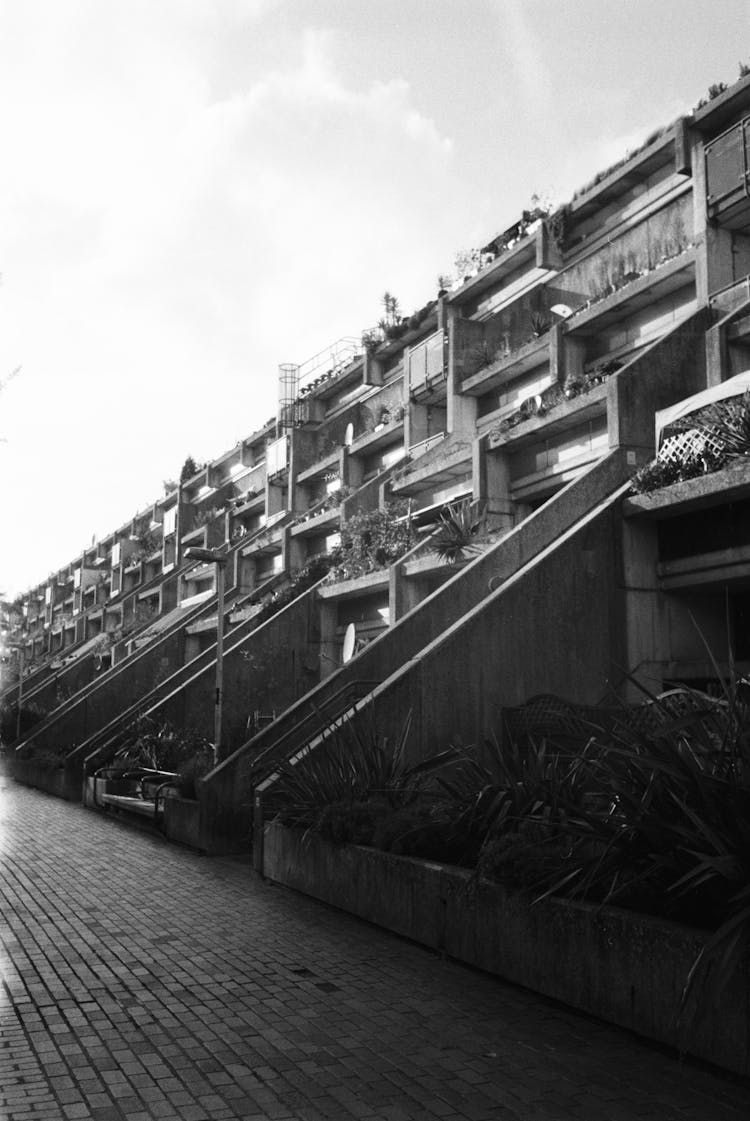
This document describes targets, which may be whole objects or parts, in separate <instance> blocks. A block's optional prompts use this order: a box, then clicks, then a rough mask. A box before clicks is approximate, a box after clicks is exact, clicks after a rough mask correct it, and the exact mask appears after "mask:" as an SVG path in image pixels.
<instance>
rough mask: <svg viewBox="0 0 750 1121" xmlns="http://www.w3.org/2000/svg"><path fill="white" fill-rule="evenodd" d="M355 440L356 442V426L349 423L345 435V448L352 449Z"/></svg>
mask: <svg viewBox="0 0 750 1121" xmlns="http://www.w3.org/2000/svg"><path fill="white" fill-rule="evenodd" d="M353 440H354V425H353V424H351V423H349V424H347V426H346V431H345V433H344V446H345V447H347V448H350V447H351V446H352V442H353Z"/></svg>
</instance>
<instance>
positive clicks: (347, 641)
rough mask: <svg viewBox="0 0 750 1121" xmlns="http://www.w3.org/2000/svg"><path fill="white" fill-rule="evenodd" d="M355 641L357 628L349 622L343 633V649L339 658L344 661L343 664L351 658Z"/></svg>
mask: <svg viewBox="0 0 750 1121" xmlns="http://www.w3.org/2000/svg"><path fill="white" fill-rule="evenodd" d="M356 643H357V628H356V627H355V626H354V623H350V624H349V626H348V627H347V628H346V634H345V635H344V650H343V653H342V656H341V660H342V662H343V663H344V665H346V663H347V662H350V661H351V660H352V656H353V654H354V647H355V645H356Z"/></svg>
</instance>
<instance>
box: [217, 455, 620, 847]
mask: <svg viewBox="0 0 750 1121" xmlns="http://www.w3.org/2000/svg"><path fill="white" fill-rule="evenodd" d="M632 470H633V469H632V467H628V465H627V461H626V451H625V450H624V449H621V450H618V451H616V452H613V453H612V454H611V455H609V456H607V457H606V458H605V459H604V460H602V461H600V462H599V463H597V464H595V465H594V466H593V467H592V468H590V469H589V470H588V471H587V472H585V473H584V474H583V475H581V476H580V477H579V478H578V479H576V480H575V482H573V483H571V484H570V485H569V486H567V487H566V488H565V489H564V490H563V491H561V492H560V493H559V494H558V495H556V497H555V498H554V499H553V500H552V501H551V502H549V503H547V504H546V506H543V507H542V508H541V509H540V510H538V511H537V512H536V513H535V514H533V515H532V516H531V517H529V518H527V519H526V521H524V522H523V523H522V524H521V525H520V526H518V527H517V528H516V529H515V530H514V531H513V532H512V533H510V534H509V535H508V536H507V537H506V538H505V539H504V540H502V541H501V542H500V543H499V544H498V545H496V546H494V547H493V548H492V549H490V550H489V551H488V552H487V553H486V554H484V555H483V556H482V557H479V558H477V559H476V560H475V561H473V562H472V563H471V564H469V565H467V566H466V568H464V569H462V570H461V572H459V573H458V574H457V575H456V576H455V577H453V578H452V579H450V580H448V582H447V583H445V584H444V585H443V586H442V587H441V588H439V589H438V590H437V591H436V592H434V593H433V594H432V595H431V596H430V597H428V599H426V600H425V601H424V602H423V603H421V604H420V605H419V606H418V607H416V608H415V609H414V610H413V611H410V612H409V613H408V614H406V615H404V616H403V617H402V618H401V619H399V620H398V622H397V623H396V624H395V625H394V626H392V627H390V628H389V629H388V630H387V631H385V632H384V633H383V634H382V635H381V636H380V637H379V638H378V639H377V640H376V641H375V642H372V643H371V644H370V645H369V646H367V647H365V649H364V650H362V651H361V652H360V653H359V654H358V655H357V656H356V657H354V658H353V659H352V660H351V662H349V663H348V664H347V665H346V666H344V667H342V669H340V670H339V671H338V672H337V673H335V674H333V675H331V677H329V678H327V679H326V681H324V682H322V683H321V685H320V686H318V687H317V688H316V689H315V690H313V691H311V692H310V694H309V695H308V696H306V697H305V698H303V699H302V700H301V701H300V702H299V703H298V704H297V705H294V706H292V707H291V708H290V709H289V711H288V712H286V713H285V714H284V716H283V718H282V719H281V720H280V721H278V722H277V723H276V724H275V725H273V726H272V727H271V728H269V729H267V730H266V731H265V732H264V733H261V735H259V736H257V737H255V738H254V739H253V740H252V741H248V743H247V744H245V745H243V747H242V748H241V749H240V750H239V751H238V752H237V753H235V755H234V756H232V757H231V758H230V759H228V760H226V762H225V763H224V764H223V765H222V766H221V767H220V768H219V769H218V770H216V771H214V772H213V773H212V774H211V776H210V777H209V779H208V781H207V782H206V783H205V784H204V785H203V787H202V790H201V801H202V802H203V800H204V799H205V800H206V802H207V803H208V802H210V805H211V810H210V818H211V819H215V820H216V821H217V822H221V821H222V820H223V821H226V820H227V817H226V814H228V813H229V811H230V808H231V807H232V805H233V803H236V802H239V803H242V805H243V807H244V809H243V810H242V814H243V815H245V814H247V813H249V812H250V811H249V806H251V804H252V790H251V788H250V787H249V785H248V783H249V779H248V772H249V769H250V767H251V765H252V764H253V763H254V761H255V760H257V759H259V758H261V757H262V755H263V753H264V752H265V753H266V755H267V757H268V758H273V750H274V743H275V742H277V741H279V740H281V738H282V737H288V736H289V735H290V734H291V735H292V737H293V735H294V730H295V728H296V727H297V725H299V723H300V721H301V720H302V719H303V718H304V717H305V716H307V715H308V714H309V713H311V712H312V711H313V709H314V708H315V707H318V708H322V707H324V706H325V704H326V701H327V699H328V698H329V697H331V696H332V695H333V694H334V693H335V692H337V691H338V690H341V689H343V688H344V687H345V686H347V685H349V684H352V683H354V682H357V681H384V680H386V679H387V678H389V677H390V676H391V675H393V674H396V673H397V672H398V671H399V669H400V668H401V667H403V666H404V665H405V664H406V663H408V662H409V659H412V658H415V656H417V655H419V653H420V651H422V650H423V649H425V648H426V647H427V646H428V645H429V644H430V643H432V642H434V641H435V640H436V639H438V638H439V637H440V636H441V635H443V634H444V633H446V632H447V631H448V629H449V628H450V627H451V626H452V625H453V624H455V622H456V620H460V619H461V618H462V617H463V616H465V615H466V614H467V613H469V612H471V611H472V610H473V609H474V608H475V607H476V605H477V604H478V603H481V602H482V601H483V600H485V599H486V598H487V597H488V596H490V595H491V594H492V589H495V588H497V587H499V586H500V585H502V583H503V582H504V581H505V580H507V579H508V578H509V577H511V576H512V575H513V573H515V572H516V571H518V569H519V568H520V567H521V566H522V565H524V564H526V563H528V561H529V560H531V559H532V558H533V557H534V556H535V555H537V554H538V553H540V552H541V551H543V550H544V549H546V548H548V547H549V546H550V544H552V543H554V542H556V541H557V540H558V539H559V538H560V537H561V536H562V535H563V534H564V533H565V531H566V530H568V529H569V528H570V526H572V525H574V524H575V523H576V522H577V521H578V520H579V519H581V518H582V517H583V516H584V514H585V513H586V512H587V511H588V510H590V509H591V508H592V506H594V505H596V503H597V502H601V500H602V498H604V497H605V496H606V495H609V494H611V493H612V492H613V491H614V490H616V488H617V487H618V486H621V485H622V484H623V482H624V480H625V479H626V478H627V476H628V474H629V473H632ZM612 555H613V554H612V549H609V550H608V552H607V557H609V558H610V561H608V562H607V563H610V562H611V563H614V561H613V560H612ZM581 559H582V558H581V555H579V553H578V552H577V551H575V550H574V563H573V565H572V568H573V569H574V570H577V569H578V568H579V567H580V561H581ZM568 565H569V567H570V562H569V561H568ZM555 567H556V566H555V562H553V563H552V564H551V566H550V567H549V568H547V569H545V573H548V574H549V573H553V572H554V571H555ZM583 576H585V573H583ZM544 578H545V580H546V579H550V578H551V577H549V576H548V575H545V577H544ZM586 588H587V585H586V581H585V579H584V592H583V594H582V597H581V598H582V602H583V604H584V606H585V605H588V606H589V608H591V606H592V603H591V600H590V597H589V595H588V594H587V591H586ZM548 600H549V603H550V604H551V605H552V606H554V602H555V592H554V590H552V591H551V592H550V594H549V596H548ZM564 606H565V601H564V599H560V596H559V593H558V602H557V610H558V612H559V611H560V610H562V609H563V608H564ZM525 610H526V608H525V606H524V605H523V604H521V605H520V606H519V607H518V609H517V624H518V630H519V632H520V633H521V634H522V635H523V636H524V637H523V644H522V646H521V647H520V648H519V651H518V653H519V654H520V653H521V652H522V651H523V652H524V653H528V651H529V649H530V645H529V634H528V633H527V632H526V629H525V623H524V618H525ZM543 615H544V612H541V613H540V617H543ZM548 621H550V622H551V620H548ZM594 622H595V620H594ZM495 625H496V624H495V622H492V623H491V624H490V628H492V627H494V626H495ZM502 625H503V626H504V625H505V623H503V624H502ZM576 626H578V624H575V625H574V631H575V630H576ZM595 629H597V627H595ZM545 641H546V640H545ZM561 645H564V643H563V642H562V641H561V640H560V639H559V638H558V639H557V640H556V641H555V656H556V657H558V656H559V658H560V664H561V667H562V666H565V667H567V668H568V669H571V663H570V657H569V651H568V650H567V649H565V650H564V651H563V653H562V654H559V648H560V646H561ZM592 647H593V642H592ZM487 652H488V653H489V648H488V651H487ZM467 655H468V657H469V660H471V659H474V660H473V663H472V664H474V665H475V666H477V667H478V668H477V669H476V674H475V683H474V684H475V685H476V684H477V682H480V681H482V682H483V681H485V680H486V679H487V678H489V679H491V684H492V689H491V691H490V693H491V695H492V696H493V697H494V696H495V694H496V692H497V690H496V688H495V686H496V684H497V681H498V680H499V678H500V676H501V670H502V671H504V670H505V669H507V668H508V667H511V668H512V667H513V665H514V662H515V660H516V651H515V650H511V651H510V653H508V652H507V651H506V654H505V655H504V657H505V663H504V664H503V665H502V666H501V665H500V664H497V665H492V664H482V659H483V654H482V652H481V651H478V650H477V649H476V642H475V638H474V637H472V635H471V632H466V634H465V635H464V636H463V637H462V639H461V643H460V644H459V649H458V651H456V650H454V651H453V652H452V655H451V656H452V657H455V658H456V659H457V661H458V662H459V663H461V662H463V661H464V660H465V659H466V657H467ZM477 655H478V656H477ZM532 655H533V658H537V659H540V660H542V661H543V660H544V657H545V650H544V647H542V648H540V649H539V650H538V651H536V652H535V651H533V649H532ZM532 660H533V659H532ZM414 665H415V666H416V665H418V662H415V663H414ZM453 668H454V667H453V666H452V665H451V664H450V663H446V670H445V673H443V671H442V670H440V671H439V679H440V680H441V682H443V684H444V685H445V684H447V686H448V693H447V699H448V707H449V709H450V701H451V698H452V697H453V696H454V695H455V693H456V688H455V678H454V675H453ZM410 672H411V670H410ZM417 672H418V671H416V670H414V673H415V674H416V673H417ZM444 679H447V680H444ZM599 680H600V681H601V678H600V679H599ZM564 684H565V685H566V686H567V685H570V676H568V678H567V679H566V681H565V682H564ZM418 689H419V685H418V682H417V677H416V676H414V678H413V679H412V680H410V681H407V682H406V684H405V686H404V688H403V689H402V687H401V685H399V688H398V690H397V691H396V692H393V693H392V694H391V695H392V696H393V697H394V704H396V703H398V705H399V706H400V705H401V704H402V703H403V706H404V707H399V708H393V709H392V710H391V713H390V717H391V718H394V720H395V719H398V721H401V720H403V718H404V716H405V714H406V713H407V712H408V711H409V709H410V708H411V709H412V710H413V711H414V715H415V730H417V729H418V726H419V719H420V714H421V710H422V703H421V700H420V698H419V696H418ZM519 691H520V693H521V695H520V696H518V693H519ZM593 691H594V692H596V688H594V689H593ZM601 691H602V690H600V692H599V694H598V695H600V694H601ZM589 692H590V690H587V691H586V695H587V696H588V695H589ZM397 693H398V695H397ZM433 693H434V690H433V688H432V686H430V689H429V692H428V695H429V696H432V695H433ZM578 693H579V689H578V688H577V687H576V688H574V690H573V692H572V695H573V696H577V695H578ZM475 695H476V688H475V687H474V686H472V689H471V697H472V699H473V698H474V697H475ZM511 695H512V697H513V699H512V700H509V701H505V702H504V703H518V700H522V699H526V697H527V696H528V695H530V694H529V693H527V692H524V691H523V690H522V679H518V689H514V690H512V693H511ZM516 698H518V699H516ZM443 699H445V698H443ZM425 703H426V704H428V703H429V702H425ZM471 703H473V700H472V702H471ZM477 715H478V718H479V719H480V720H484V718H485V712H484V709H483V708H482V709H480V711H479V713H478V714H477ZM448 716H450V712H449V713H448ZM495 716H496V706H495V704H494V702H493V704H492V721H493V722H494V720H495ZM444 731H445V735H446V736H449V735H450V733H451V721H450V719H447V721H446V727H445V729H444ZM425 750H429V745H427V746H426V748H425ZM222 806H223V807H224V810H225V816H224V817H223V818H222V815H221V812H220V809H221V807H222ZM226 836H227V837H228V836H229V834H228V833H227V834H226ZM215 840H216V841H217V843H218V841H219V837H218V836H217V837H216V838H215Z"/></svg>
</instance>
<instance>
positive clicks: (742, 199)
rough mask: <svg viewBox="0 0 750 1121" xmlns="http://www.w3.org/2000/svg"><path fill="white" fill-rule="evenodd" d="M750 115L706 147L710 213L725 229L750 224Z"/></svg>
mask: <svg viewBox="0 0 750 1121" xmlns="http://www.w3.org/2000/svg"><path fill="white" fill-rule="evenodd" d="M749 133H750V117H745V118H744V120H742V121H740V122H739V124H736V125H733V126H732V127H731V128H730V129H727V131H726V132H723V133H722V134H721V136H717V137H716V139H715V140H712V141H711V142H710V143H709V144H706V148H705V160H706V205H707V207H708V216H709V218H710V219H711V220H712V221H715V222H718V223H719V224H720V225H722V226H724V227H725V228H726V229H730V230H740V229H744V228H746V227H747V226H748V224H750V165H749V162H748V134H749Z"/></svg>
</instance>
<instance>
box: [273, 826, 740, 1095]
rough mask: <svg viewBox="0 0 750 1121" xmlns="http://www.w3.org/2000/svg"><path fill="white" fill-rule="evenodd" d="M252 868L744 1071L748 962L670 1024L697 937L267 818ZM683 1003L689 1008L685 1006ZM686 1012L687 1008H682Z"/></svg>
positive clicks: (625, 913)
mask: <svg viewBox="0 0 750 1121" xmlns="http://www.w3.org/2000/svg"><path fill="white" fill-rule="evenodd" d="M263 874H264V875H265V876H266V877H267V878H268V879H271V880H275V881H277V882H278V883H282V884H285V885H286V886H287V887H291V888H294V889H295V890H297V891H302V892H305V893H306V894H308V895H312V896H314V897H315V898H317V899H321V900H323V901H324V902H326V903H329V904H331V905H333V906H335V907H340V908H341V909H342V910H345V911H349V912H351V913H352V914H354V915H358V916H359V917H360V918H363V919H367V920H368V921H369V922H374V923H377V924H378V925H380V926H384V927H386V928H387V929H388V930H393V931H394V932H396V933H397V934H402V935H405V936H406V937H408V938H412V939H414V940H415V941H417V942H421V943H423V944H424V945H426V946H430V947H432V948H433V949H439V950H444V951H445V952H446V953H448V954H450V955H451V957H454V958H456V959H457V960H459V961H463V962H466V963H467V964H469V965H473V966H478V967H479V968H481V969H486V970H487V971H488V972H490V973H494V974H497V975H498V976H500V977H504V978H505V979H506V980H508V981H512V982H515V983H517V984H520V985H524V986H526V987H527V988H530V989H534V990H535V991H536V992H540V993H543V994H544V995H545V996H549V997H552V998H554V999H556V1000H560V1001H563V1002H564V1003H566V1004H568V1005H570V1006H571V1007H573V1008H577V1009H579V1010H581V1011H583V1012H587V1013H589V1014H591V1015H594V1016H600V1017H602V1019H605V1020H608V1021H610V1022H611V1023H614V1024H618V1025H619V1026H621V1027H625V1028H629V1029H631V1030H633V1031H636V1032H638V1033H639V1034H641V1035H644V1036H648V1037H649V1038H651V1039H655V1040H658V1041H660V1042H662V1043H666V1044H668V1045H670V1046H672V1047H675V1048H678V1049H679V1050H681V1051H685V1052H688V1053H690V1054H692V1055H695V1056H696V1057H698V1058H701V1059H706V1060H708V1061H709V1062H712V1063H716V1064H717V1065H719V1066H722V1067H724V1068H726V1069H727V1070H731V1071H734V1072H735V1073H738V1074H742V1075H748V1074H750V1031H749V1022H750V986H749V984H748V978H749V973H750V971H749V969H748V960H747V958H746V959H745V961H744V963H743V967H742V969H741V971H740V975H739V976H737V977H736V978H735V979H734V981H733V983H732V984H731V985H729V986H728V988H727V990H726V991H725V993H724V994H723V996H722V999H721V1007H720V1008H719V1009H712V1008H711V1007H710V1001H706V1002H705V1004H706V1007H705V1008H703V1009H702V1010H701V1011H700V1012H699V1013H698V1014H697V1015H696V1016H694V1018H693V1021H692V1022H689V1023H688V1025H687V1026H686V1027H684V1028H683V1029H682V1031H679V1030H678V1028H677V1026H676V1014H677V1009H678V1007H679V1002H680V995H681V992H682V988H683V985H684V982H685V978H686V977H687V974H688V971H689V970H690V967H691V965H692V963H693V962H694V960H695V958H696V956H697V954H698V952H699V950H700V948H701V946H702V945H703V942H704V941H705V935H704V934H703V932H702V931H699V930H694V929H691V928H689V927H683V926H680V925H678V924H676V923H671V922H666V921H664V920H660V919H652V918H649V917H647V916H641V915H637V914H634V913H632V912H629V911H624V910H621V909H619V908H616V907H605V908H596V907H594V906H591V905H589V904H582V903H568V902H566V901H564V900H557V899H550V900H545V901H544V902H543V903H539V904H536V905H533V906H532V905H530V903H529V901H528V899H527V898H525V897H523V896H522V895H520V894H518V893H514V892H509V891H507V890H506V889H504V888H503V887H502V886H501V885H500V884H496V883H494V882H491V881H487V880H480V881H478V882H477V881H472V876H471V873H469V872H467V871H465V870H464V869H461V868H454V867H450V866H446V865H439V864H432V863H428V862H425V861H420V860H413V859H411V858H409V857H401V856H393V855H392V854H390V853H382V852H379V851H377V850H376V849H369V848H361V847H358V846H355V845H344V846H335V845H331V844H329V843H328V842H326V841H323V840H321V839H320V838H319V837H316V836H315V835H313V834H308V835H307V836H306V837H305V838H304V839H303V837H302V835H301V834H300V833H298V832H296V831H294V830H290V829H285V828H284V827H283V826H280V825H278V824H276V823H272V824H270V825H268V826H267V827H266V830H265V836H264V846H263ZM690 1011H691V1012H692V1011H693V1010H692V1009H691V1010H690ZM687 1019H688V1020H689V1019H690V1017H689V1016H688V1017H687Z"/></svg>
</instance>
